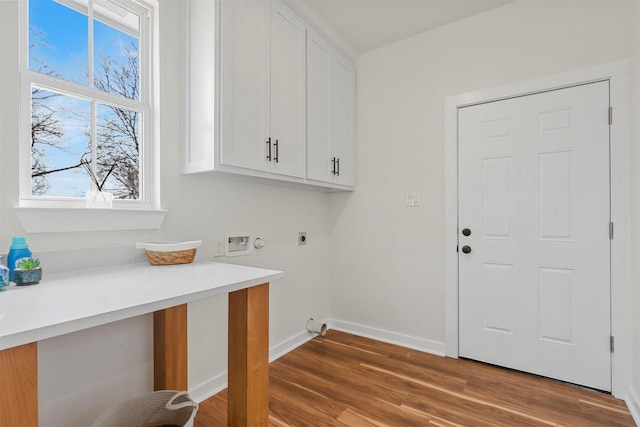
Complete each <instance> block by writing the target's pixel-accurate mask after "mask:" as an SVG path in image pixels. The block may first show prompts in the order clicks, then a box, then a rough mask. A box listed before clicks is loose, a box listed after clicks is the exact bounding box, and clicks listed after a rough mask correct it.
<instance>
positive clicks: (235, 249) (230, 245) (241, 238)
mask: <svg viewBox="0 0 640 427" xmlns="http://www.w3.org/2000/svg"><path fill="white" fill-rule="evenodd" d="M253 247H254V246H253V238H252V237H251V234H248V233H232V234H227V235H226V236H225V239H224V254H225V255H226V256H240V255H250V254H252V253H253Z"/></svg>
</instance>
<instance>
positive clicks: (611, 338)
mask: <svg viewBox="0 0 640 427" xmlns="http://www.w3.org/2000/svg"><path fill="white" fill-rule="evenodd" d="M613 347H614V339H613V335H610V336H609V349H610V350H611V353H613Z"/></svg>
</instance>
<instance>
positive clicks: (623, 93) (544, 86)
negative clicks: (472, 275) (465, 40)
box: [444, 60, 632, 399]
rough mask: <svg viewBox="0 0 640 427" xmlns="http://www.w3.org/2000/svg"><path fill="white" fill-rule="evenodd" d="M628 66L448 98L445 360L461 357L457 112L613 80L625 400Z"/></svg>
mask: <svg viewBox="0 0 640 427" xmlns="http://www.w3.org/2000/svg"><path fill="white" fill-rule="evenodd" d="M629 67H630V64H629V61H626V60H625V61H619V62H612V63H607V64H603V65H599V66H594V67H589V68H585V69H580V70H576V71H570V72H566V73H561V74H556V75H553V76H548V77H543V78H538V79H534V80H529V81H525V82H521V83H515V84H510V85H506V86H500V87H496V88H490V89H483V90H479V91H474V92H468V93H464V94H460V95H455V96H451V97H448V98H446V99H445V159H444V160H445V176H444V189H445V208H444V210H445V212H444V217H445V230H444V231H445V236H444V251H445V255H444V258H445V265H444V267H445V355H446V356H449V357H454V358H457V357H458V355H459V353H458V309H459V308H458V253H457V246H458V109H459V108H462V107H467V106H471V105H476V104H481V103H485V102H490V101H498V100H502V99H508V98H513V97H515V96H523V95H530V94H534V93H539V92H544V91H548V90H553V89H561V88H566V87H571V86H576V85H580V84H585V83H591V82H596V81H602V80H608V81H609V82H610V97H611V106H612V107H613V111H614V120H613V124H612V125H611V127H610V147H611V148H610V149H611V156H610V162H611V165H610V173H611V177H610V180H611V184H610V186H611V193H610V194H611V220H612V221H613V222H614V224H615V230H616V233H615V237H614V239H613V240H612V241H611V333H612V335H613V336H614V337H615V344H616V346H615V352H614V353H613V354H612V358H611V366H612V368H611V369H612V372H611V392H612V394H613V395H614V396H615V397H618V398H621V399H626V398H627V395H628V393H629V390H630V386H631V369H632V359H631V348H632V343H631V320H630V319H631V309H630V301H631V292H630V275H631V264H630V250H631V240H630V224H631V204H630V186H631V177H630V172H631V171H630V164H629V158H630V147H629V131H630V127H629V123H630V122H629V114H630V110H629Z"/></svg>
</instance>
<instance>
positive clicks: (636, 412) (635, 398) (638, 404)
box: [625, 386, 640, 426]
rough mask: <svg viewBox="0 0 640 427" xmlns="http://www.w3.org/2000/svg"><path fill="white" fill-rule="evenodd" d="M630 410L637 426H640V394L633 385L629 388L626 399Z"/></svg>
mask: <svg viewBox="0 0 640 427" xmlns="http://www.w3.org/2000/svg"><path fill="white" fill-rule="evenodd" d="M625 402H626V403H627V407H628V408H629V412H631V416H632V417H633V420H634V421H635V422H636V425H637V426H640V394H639V393H638V392H637V391H636V389H635V388H633V386H631V387H630V388H629V395H628V396H627V398H626V399H625Z"/></svg>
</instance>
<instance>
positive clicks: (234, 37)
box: [211, 0, 270, 171]
mask: <svg viewBox="0 0 640 427" xmlns="http://www.w3.org/2000/svg"><path fill="white" fill-rule="evenodd" d="M220 17H221V19H220V25H221V31H220V79H221V84H220V106H221V117H220V127H221V129H220V164H223V165H230V166H236V167H242V168H247V169H253V170H261V171H266V170H268V169H269V161H268V160H267V150H268V146H267V144H266V143H267V140H268V138H269V136H270V132H269V126H270V116H269V99H270V93H269V92H270V86H269V79H270V68H269V55H270V53H269V49H270V44H269V19H270V17H269V1H268V0H243V1H229V0H223V1H221V2H220ZM212 48H213V47H212ZM211 72H212V73H213V70H212V71H211Z"/></svg>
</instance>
